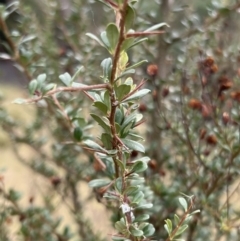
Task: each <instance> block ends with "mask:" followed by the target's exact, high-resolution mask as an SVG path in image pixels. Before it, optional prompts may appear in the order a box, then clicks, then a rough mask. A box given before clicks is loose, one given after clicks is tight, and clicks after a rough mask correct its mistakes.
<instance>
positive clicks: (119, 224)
mask: <svg viewBox="0 0 240 241" xmlns="http://www.w3.org/2000/svg"><path fill="white" fill-rule="evenodd" d="M115 228H116V229H117V230H118V231H119V232H120V233H123V231H124V230H126V229H127V227H126V224H125V222H124V220H123V218H121V220H120V221H118V222H116V223H115Z"/></svg>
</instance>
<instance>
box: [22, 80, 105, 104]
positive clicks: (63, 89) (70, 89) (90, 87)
mask: <svg viewBox="0 0 240 241" xmlns="http://www.w3.org/2000/svg"><path fill="white" fill-rule="evenodd" d="M108 88H109V85H108V84H98V85H86V86H81V87H59V88H56V89H53V90H50V91H48V92H47V93H46V94H45V95H44V96H42V95H41V96H39V97H36V98H32V99H28V100H26V102H25V103H27V104H30V103H36V102H38V101H40V100H41V99H43V98H45V97H48V96H52V95H54V94H56V93H59V92H79V91H85V90H97V89H108Z"/></svg>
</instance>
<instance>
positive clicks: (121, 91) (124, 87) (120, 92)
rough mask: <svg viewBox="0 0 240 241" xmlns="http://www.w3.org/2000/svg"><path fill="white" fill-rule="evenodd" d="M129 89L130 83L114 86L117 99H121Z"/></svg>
mask: <svg viewBox="0 0 240 241" xmlns="http://www.w3.org/2000/svg"><path fill="white" fill-rule="evenodd" d="M130 91H131V86H130V85H125V84H123V85H120V86H119V87H117V88H116V95H117V98H118V100H121V99H122V98H123V97H124V96H125V95H127V94H128V93H129V92H130Z"/></svg>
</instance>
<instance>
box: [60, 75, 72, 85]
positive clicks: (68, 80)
mask: <svg viewBox="0 0 240 241" xmlns="http://www.w3.org/2000/svg"><path fill="white" fill-rule="evenodd" d="M59 79H60V80H61V81H62V82H63V83H64V84H65V85H66V86H70V85H71V80H72V77H71V75H70V74H69V73H67V72H66V73H64V74H61V75H60V76H59Z"/></svg>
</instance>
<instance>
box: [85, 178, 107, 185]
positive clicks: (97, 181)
mask: <svg viewBox="0 0 240 241" xmlns="http://www.w3.org/2000/svg"><path fill="white" fill-rule="evenodd" d="M110 183H111V181H110V180H107V179H94V180H92V181H90V182H89V183H88V185H89V186H90V187H104V186H107V185H108V184H110Z"/></svg>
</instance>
